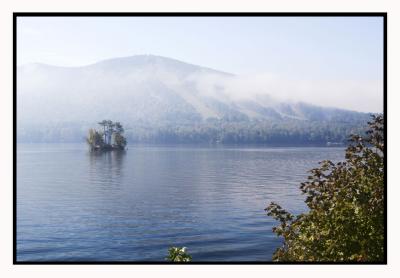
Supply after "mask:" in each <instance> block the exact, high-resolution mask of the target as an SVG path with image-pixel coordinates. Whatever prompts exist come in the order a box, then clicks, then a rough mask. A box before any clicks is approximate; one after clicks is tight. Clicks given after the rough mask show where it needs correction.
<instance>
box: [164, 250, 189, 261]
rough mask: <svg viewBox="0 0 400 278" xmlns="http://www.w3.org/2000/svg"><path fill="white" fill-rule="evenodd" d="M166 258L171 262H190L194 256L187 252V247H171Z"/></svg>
mask: <svg viewBox="0 0 400 278" xmlns="http://www.w3.org/2000/svg"><path fill="white" fill-rule="evenodd" d="M165 259H166V260H168V261H170V262H190V261H192V256H190V255H189V254H188V253H187V252H186V247H182V248H179V247H171V248H169V249H168V256H167V257H166V258H165Z"/></svg>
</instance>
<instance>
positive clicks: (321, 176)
mask: <svg viewBox="0 0 400 278" xmlns="http://www.w3.org/2000/svg"><path fill="white" fill-rule="evenodd" d="M369 124H370V126H369V127H370V129H369V130H368V131H367V134H366V136H364V137H362V136H359V135H354V136H352V138H351V142H352V144H351V145H350V146H349V147H348V148H347V150H346V161H344V162H338V163H333V162H331V161H323V162H321V166H320V167H319V168H316V169H313V170H311V175H310V176H309V177H308V181H306V182H304V183H302V184H301V187H300V189H301V190H302V192H303V194H305V195H306V197H307V198H306V201H305V202H306V204H307V206H308V207H309V211H308V212H306V213H302V214H300V215H297V216H295V215H293V214H291V213H289V212H287V211H285V210H284V209H283V208H281V207H280V206H279V205H277V204H275V203H271V204H270V205H269V206H268V207H267V208H266V211H267V212H268V215H269V216H272V217H273V218H275V219H276V220H278V221H279V222H280V224H279V225H278V226H277V227H274V228H273V232H275V233H276V234H277V235H278V236H280V237H283V239H284V243H283V246H282V247H280V248H278V249H277V250H276V251H275V253H274V255H273V260H274V261H301V262H305V261H308V262H384V260H385V222H384V221H385V197H384V194H385V193H384V192H385V185H384V168H385V158H384V153H385V145H384V142H385V141H384V118H383V116H382V115H379V116H376V117H374V119H373V121H372V122H371V123H369Z"/></svg>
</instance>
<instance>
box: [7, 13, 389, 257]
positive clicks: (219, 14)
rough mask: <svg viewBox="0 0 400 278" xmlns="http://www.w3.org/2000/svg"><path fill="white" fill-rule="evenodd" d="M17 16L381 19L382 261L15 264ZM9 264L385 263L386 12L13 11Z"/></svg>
mask: <svg viewBox="0 0 400 278" xmlns="http://www.w3.org/2000/svg"><path fill="white" fill-rule="evenodd" d="M18 17H382V18H383V116H384V137H385V138H384V140H385V149H384V163H385V169H384V186H385V191H384V192H385V193H384V197H385V219H384V224H385V241H384V248H385V251H384V253H385V255H384V256H385V257H384V260H383V261H382V262H273V261H266V262H259V261H231V262H229V261H227V262H212V261H210V262H208V261H194V262H188V263H179V262H167V261H18V260H17V18H18ZM12 41H13V265H174V264H181V265H182V264H183V265H343V264H345V265H346V264H349V265H371V264H372V265H382V264H383V265H385V264H387V12H14V13H13V39H12Z"/></svg>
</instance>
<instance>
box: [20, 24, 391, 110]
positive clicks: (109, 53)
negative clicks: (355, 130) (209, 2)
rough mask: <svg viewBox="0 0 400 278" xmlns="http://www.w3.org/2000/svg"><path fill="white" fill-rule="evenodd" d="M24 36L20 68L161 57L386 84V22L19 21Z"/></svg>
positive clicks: (238, 70)
mask: <svg viewBox="0 0 400 278" xmlns="http://www.w3.org/2000/svg"><path fill="white" fill-rule="evenodd" d="M17 35H18V36H17V40H18V41H17V46H18V47H17V58H18V60H17V63H18V65H21V64H25V63H32V62H40V63H47V64H52V65H60V66H80V65H86V64H91V63H95V62H97V61H99V60H103V59H108V58H113V57H122V56H131V55H137V54H154V55H161V56H166V57H170V58H174V59H178V60H181V61H185V62H189V63H193V64H197V65H201V66H206V67H210V68H214V69H217V70H222V71H226V72H230V73H234V74H239V75H249V74H250V75H251V74H259V73H273V74H277V75H280V76H291V77H294V78H296V79H302V78H306V79H310V80H331V81H332V80H346V82H349V81H351V82H366V83H368V82H375V83H376V82H378V83H381V82H382V67H383V19H382V18H380V17H223V18H221V17H219V18H216V17H203V18H194V17H183V18H182V17H180V18H179V17H151V18H149V17H131V18H128V17H97V18H96V17H92V18H91V17H31V18H29V17H19V18H18V21H17ZM379 94H380V98H382V91H380V92H379ZM380 107H381V106H380ZM361 110H363V109H361ZM375 110H376V109H375ZM380 110H381V109H380Z"/></svg>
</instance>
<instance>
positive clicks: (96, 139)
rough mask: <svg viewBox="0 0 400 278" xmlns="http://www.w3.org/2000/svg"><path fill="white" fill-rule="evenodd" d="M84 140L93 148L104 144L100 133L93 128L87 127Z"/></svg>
mask: <svg viewBox="0 0 400 278" xmlns="http://www.w3.org/2000/svg"><path fill="white" fill-rule="evenodd" d="M86 142H87V143H88V144H89V146H90V147H91V148H92V149H94V148H96V146H99V147H101V146H103V145H104V140H103V137H102V134H101V133H100V132H98V131H97V130H95V129H92V128H91V129H89V134H88V137H87V138H86Z"/></svg>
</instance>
